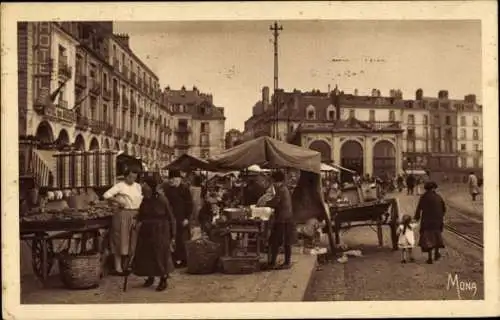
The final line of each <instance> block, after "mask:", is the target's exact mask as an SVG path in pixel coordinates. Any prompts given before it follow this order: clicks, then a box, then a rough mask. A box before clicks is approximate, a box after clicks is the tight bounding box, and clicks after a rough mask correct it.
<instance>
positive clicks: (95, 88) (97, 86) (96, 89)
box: [89, 79, 101, 96]
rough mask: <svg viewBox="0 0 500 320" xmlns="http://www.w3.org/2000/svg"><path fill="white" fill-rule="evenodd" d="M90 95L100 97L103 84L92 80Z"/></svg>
mask: <svg viewBox="0 0 500 320" xmlns="http://www.w3.org/2000/svg"><path fill="white" fill-rule="evenodd" d="M89 91H90V93H92V94H95V95H97V96H98V95H100V94H101V83H100V82H99V81H97V80H96V79H92V81H90V89H89Z"/></svg>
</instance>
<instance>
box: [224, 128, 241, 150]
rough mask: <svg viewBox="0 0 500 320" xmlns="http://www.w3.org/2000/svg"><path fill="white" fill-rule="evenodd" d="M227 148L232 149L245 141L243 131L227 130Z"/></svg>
mask: <svg viewBox="0 0 500 320" xmlns="http://www.w3.org/2000/svg"><path fill="white" fill-rule="evenodd" d="M225 141H226V142H225V143H226V149H230V148H232V147H234V146H236V145H237V144H239V143H241V142H242V141H243V133H242V132H241V131H239V130H237V129H231V130H229V131H228V132H226V138H225Z"/></svg>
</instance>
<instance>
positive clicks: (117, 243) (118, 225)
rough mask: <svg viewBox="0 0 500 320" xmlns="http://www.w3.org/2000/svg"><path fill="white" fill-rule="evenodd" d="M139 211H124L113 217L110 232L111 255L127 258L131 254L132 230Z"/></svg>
mask: <svg viewBox="0 0 500 320" xmlns="http://www.w3.org/2000/svg"><path fill="white" fill-rule="evenodd" d="M137 213H138V211H137V210H128V209H125V210H122V211H120V212H117V213H116V214H115V215H114V216H113V220H112V222H111V230H110V240H111V241H110V242H111V243H110V246H111V253H112V254H114V255H122V256H126V255H128V254H129V253H130V236H131V232H130V229H131V227H132V223H133V221H134V217H135V216H136V215H137Z"/></svg>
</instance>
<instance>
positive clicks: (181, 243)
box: [160, 170, 193, 268]
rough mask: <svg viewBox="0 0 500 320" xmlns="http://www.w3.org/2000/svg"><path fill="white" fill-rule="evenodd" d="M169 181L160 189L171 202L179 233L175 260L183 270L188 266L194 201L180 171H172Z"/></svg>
mask: <svg viewBox="0 0 500 320" xmlns="http://www.w3.org/2000/svg"><path fill="white" fill-rule="evenodd" d="M168 179H169V180H168V181H167V182H166V183H163V184H162V186H161V187H160V188H161V189H162V190H163V193H164V194H165V196H166V197H167V199H168V201H169V202H170V205H171V206H172V210H173V213H174V217H175V221H176V230H177V232H176V234H175V235H176V237H175V251H174V253H173V258H174V263H175V266H176V267H178V268H181V267H185V266H186V265H187V261H186V258H187V257H186V241H188V240H190V239H191V235H190V233H191V230H190V227H189V223H190V218H191V215H192V213H193V199H192V197H191V192H190V191H189V189H188V188H187V187H186V186H185V185H184V184H182V178H181V173H180V172H179V171H175V170H171V171H170V172H169V174H168Z"/></svg>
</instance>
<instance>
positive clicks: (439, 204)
mask: <svg viewBox="0 0 500 320" xmlns="http://www.w3.org/2000/svg"><path fill="white" fill-rule="evenodd" d="M424 189H425V193H424V194H423V195H422V196H421V197H420V200H419V201H418V205H417V211H416V213H415V220H417V221H419V220H421V221H420V239H419V246H420V247H421V248H422V251H423V252H427V254H428V259H427V263H429V264H431V263H433V258H434V260H436V261H437V260H439V258H441V254H440V253H439V249H440V248H444V243H443V236H442V233H443V227H444V214H445V212H446V205H445V203H444V200H443V198H442V197H441V196H440V195H439V194H437V193H436V189H437V184H436V183H435V182H433V181H428V182H426V183H425V185H424ZM433 254H434V257H433Z"/></svg>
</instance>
